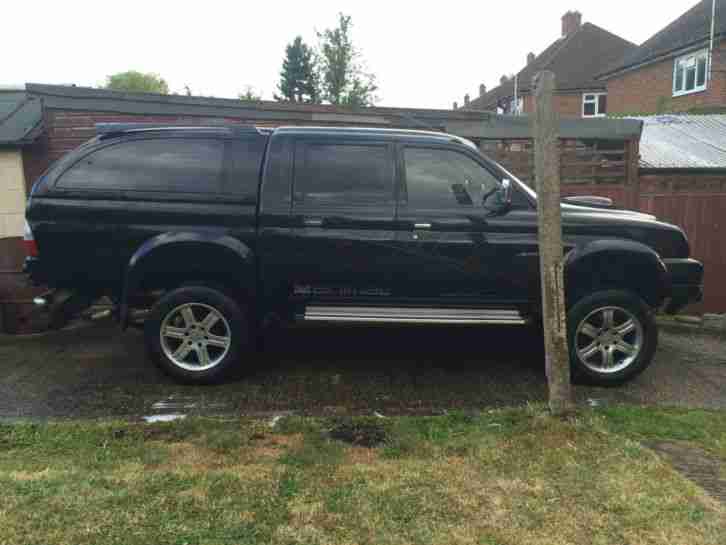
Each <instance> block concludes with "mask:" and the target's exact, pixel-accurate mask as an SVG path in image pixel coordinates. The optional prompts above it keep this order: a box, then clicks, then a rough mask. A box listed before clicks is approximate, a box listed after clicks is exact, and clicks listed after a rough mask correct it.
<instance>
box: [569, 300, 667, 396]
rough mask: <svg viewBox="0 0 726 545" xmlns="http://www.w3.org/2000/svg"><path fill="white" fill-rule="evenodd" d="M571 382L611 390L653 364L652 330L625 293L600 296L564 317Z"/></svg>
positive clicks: (644, 309)
mask: <svg viewBox="0 0 726 545" xmlns="http://www.w3.org/2000/svg"><path fill="white" fill-rule="evenodd" d="M567 336H568V347H569V351H570V362H571V365H572V374H573V378H574V379H575V380H579V381H584V382H587V383H590V384H595V385H598V386H614V385H618V384H622V383H624V382H626V381H628V380H631V379H633V378H635V377H636V376H637V375H639V374H640V373H642V372H643V371H644V370H645V369H646V368H647V367H648V366H649V365H650V363H651V362H652V361H653V356H654V354H655V349H656V347H657V346H658V328H657V326H656V323H655V319H654V317H653V313H652V312H651V310H650V308H649V307H648V305H646V303H645V302H644V301H643V300H642V299H640V298H639V297H638V296H637V295H635V294H634V293H632V292H629V291H621V290H611V291H600V292H596V293H594V294H592V295H589V296H587V297H584V298H583V299H581V300H580V301H578V302H577V303H576V304H575V305H574V306H573V307H572V308H571V309H570V311H569V312H568V314H567Z"/></svg>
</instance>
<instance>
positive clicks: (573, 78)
mask: <svg viewBox="0 0 726 545" xmlns="http://www.w3.org/2000/svg"><path fill="white" fill-rule="evenodd" d="M635 49H636V45H635V44H633V43H631V42H629V41H627V40H624V39H623V38H620V37H619V36H616V35H615V34H612V33H611V32H608V31H607V30H604V29H602V28H600V27H599V26H597V25H594V24H592V23H584V24H583V23H582V14H581V13H579V12H577V11H568V12H567V13H566V14H565V15H564V16H563V17H562V35H561V36H560V37H559V38H557V40H555V41H554V42H553V43H552V44H551V45H550V46H549V47H547V49H545V50H544V51H543V52H542V53H540V54H539V55H537V56H536V55H534V53H530V54H529V55H527V64H526V65H525V67H524V68H522V69H521V70H520V71H519V72H518V73H517V75H516V76H515V77H516V83H517V92H516V95H517V100H516V101H515V98H514V97H515V81H514V80H515V78H507V77H506V76H502V78H501V79H500V85H499V86H498V87H496V88H495V89H492V90H490V91H487V90H486V87H484V86H483V85H482V86H480V88H479V96H478V97H477V98H475V99H473V100H470V97H469V95H467V96H466V97H464V105H463V109H465V110H489V111H498V112H500V113H524V114H529V113H532V112H533V111H534V98H533V95H532V78H533V76H534V75H535V74H537V72H540V71H542V70H552V71H553V72H554V73H555V74H556V75H557V90H556V94H555V99H554V102H555V109H556V110H557V111H558V112H559V114H560V115H561V116H563V117H602V116H605V115H606V114H607V113H608V96H607V87H606V83H605V82H604V81H601V80H598V79H597V76H598V75H599V74H600V73H601V72H602V71H603V70H605V69H606V68H607V67H608V66H611V65H612V64H613V63H615V62H617V61H618V60H620V59H622V58H623V57H624V56H626V55H627V54H628V53H630V52H631V51H633V50H635ZM456 108H457V104H456V103H455V104H454V109H456Z"/></svg>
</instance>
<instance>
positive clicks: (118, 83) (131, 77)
mask: <svg viewBox="0 0 726 545" xmlns="http://www.w3.org/2000/svg"><path fill="white" fill-rule="evenodd" d="M106 89H112V90H114V91H130V92H132V93H158V94H160V95H168V94H169V85H168V84H167V83H166V81H165V80H164V79H163V78H162V77H161V76H159V75H158V74H151V73H149V74H144V73H142V72H138V71H137V70H129V71H128V72H120V73H118V74H113V75H112V76H108V77H107V78H106Z"/></svg>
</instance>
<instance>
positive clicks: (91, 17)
mask: <svg viewBox="0 0 726 545" xmlns="http://www.w3.org/2000/svg"><path fill="white" fill-rule="evenodd" d="M695 3H696V2H695V0H686V1H674V0H607V1H602V0H598V1H595V0H519V1H518V2H514V1H511V2H506V1H505V2H493V1H487V0H478V1H476V2H467V1H462V2H442V1H431V0H429V1H428V2H426V1H420V0H419V1H417V2H408V1H402V0H388V1H378V0H368V1H366V2H361V1H360V0H359V1H352V0H337V1H335V2H331V1H318V0H308V1H307V2H305V1H300V0H297V1H294V2H293V1H288V0H267V1H266V0H253V1H244V0H242V1H240V0H237V1H229V2H226V1H217V0H205V1H199V0H195V1H193V2H192V1H185V0H175V1H173V2H166V1H161V0H145V1H137V0H125V1H123V2H108V1H105V2H104V1H103V0H95V1H89V2H86V1H79V0H64V1H58V0H53V1H48V0H40V1H39V0H34V1H28V0H25V1H22V0H20V1H6V2H4V3H3V4H4V5H3V8H2V12H3V25H2V27H3V28H2V31H0V51H2V54H1V55H0V84H4V85H7V84H20V83H26V82H33V83H75V84H77V85H84V86H98V85H102V84H103V83H104V81H105V78H106V76H107V75H109V74H113V73H115V72H121V71H125V70H130V69H134V70H141V71H143V72H156V73H158V74H160V75H161V76H163V77H164V78H165V79H166V80H167V81H168V83H169V85H170V87H171V89H172V91H177V92H183V88H184V86H185V85H188V86H189V87H190V88H191V90H192V92H193V93H194V94H195V95H207V96H217V97H236V96H237V94H238V93H240V92H242V91H244V89H245V88H246V86H247V85H251V86H253V87H254V88H255V89H256V90H258V92H260V93H261V94H262V96H263V97H264V98H269V99H271V98H272V95H273V93H274V92H275V88H276V84H277V80H278V74H279V70H280V64H281V62H282V57H283V54H284V51H285V45H286V44H287V43H288V42H290V41H292V39H294V37H295V36H296V35H298V34H300V35H302V36H303V38H304V39H305V40H306V41H308V42H309V43H315V42H316V37H315V30H316V29H317V30H322V29H324V28H326V27H330V26H333V25H334V24H335V23H336V17H337V15H336V14H337V12H338V11H343V12H344V13H346V14H349V15H351V16H352V17H353V23H354V28H353V39H354V42H355V44H356V45H357V46H358V48H359V49H360V50H361V51H362V53H363V56H364V58H365V60H366V63H367V65H368V68H369V69H370V70H371V71H372V72H374V73H375V74H376V75H377V77H378V83H379V86H380V91H379V93H378V94H379V97H380V101H379V103H378V104H379V105H381V106H411V107H422V108H450V107H451V104H452V102H453V101H455V100H457V101H458V102H459V103H461V102H463V96H464V94H465V93H467V92H469V93H470V94H471V95H472V96H476V94H478V89H479V84H480V83H484V84H486V85H487V86H488V87H489V88H491V87H492V86H494V85H496V84H497V82H498V81H499V78H500V77H501V75H502V74H504V73H507V74H511V73H514V72H516V71H517V70H519V69H520V68H521V67H522V66H523V65H524V63H525V59H526V55H527V53H528V52H529V51H534V52H535V53H539V52H541V51H542V50H543V49H544V48H545V47H546V46H547V45H548V44H549V43H551V42H552V41H553V40H555V39H556V38H557V37H558V36H559V35H560V31H561V22H560V18H561V16H562V15H563V14H564V13H565V12H566V11H567V10H570V9H573V10H574V9H576V10H579V11H580V12H582V14H583V22H586V21H589V22H591V23H594V24H597V25H599V26H601V27H603V28H605V29H606V30H609V31H610V32H613V33H615V34H618V35H619V36H621V37H623V38H625V39H627V40H630V41H632V42H635V43H642V42H643V41H644V40H645V39H647V38H648V37H650V36H651V35H652V34H653V33H655V32H656V31H658V30H660V29H661V28H662V27H664V26H665V25H666V24H668V23H669V22H670V21H672V20H673V19H675V18H677V17H678V16H679V15H681V14H682V13H684V12H685V11H686V10H687V9H688V8H690V7H691V6H693V5H694V4H695Z"/></svg>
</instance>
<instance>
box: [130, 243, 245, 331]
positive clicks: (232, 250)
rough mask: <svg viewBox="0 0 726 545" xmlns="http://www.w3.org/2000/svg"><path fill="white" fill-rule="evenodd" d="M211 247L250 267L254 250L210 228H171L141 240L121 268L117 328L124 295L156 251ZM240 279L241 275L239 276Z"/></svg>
mask: <svg viewBox="0 0 726 545" xmlns="http://www.w3.org/2000/svg"><path fill="white" fill-rule="evenodd" d="M182 245H183V246H192V247H197V248H198V247H200V246H201V247H206V248H210V247H212V248H214V249H215V250H216V251H220V250H221V251H223V252H225V253H227V254H229V255H230V256H234V258H235V259H236V260H239V263H240V265H242V266H243V267H252V268H254V254H253V252H252V250H251V249H250V248H249V247H248V246H247V245H246V244H244V243H242V242H241V241H239V240H238V239H236V238H234V237H231V236H229V235H227V234H220V233H214V232H208V233H205V232H174V233H162V234H160V235H157V236H155V237H153V238H151V239H149V240H147V241H146V242H144V244H142V245H141V246H140V247H139V248H138V249H137V250H136V252H134V254H133V255H132V256H131V259H129V262H128V264H127V265H126V270H125V271H124V279H123V291H122V295H121V301H120V308H119V321H120V323H121V328H122V329H126V327H127V326H128V319H129V304H128V298H129V296H130V295H131V294H132V293H134V291H135V290H136V288H138V287H139V285H140V284H141V280H142V279H143V276H144V272H145V266H146V264H147V263H149V262H150V260H151V259H153V258H154V256H155V255H156V256H158V255H159V251H160V250H162V249H169V248H171V247H174V246H176V247H178V246H182ZM240 280H241V279H240Z"/></svg>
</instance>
